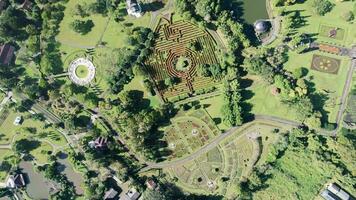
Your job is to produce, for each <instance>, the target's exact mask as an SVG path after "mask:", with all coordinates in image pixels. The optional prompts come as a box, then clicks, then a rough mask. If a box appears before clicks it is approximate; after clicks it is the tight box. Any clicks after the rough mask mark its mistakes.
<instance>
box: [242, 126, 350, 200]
mask: <svg viewBox="0 0 356 200" xmlns="http://www.w3.org/2000/svg"><path fill="white" fill-rule="evenodd" d="M354 133H355V131H353V132H352V131H350V130H346V129H343V130H342V131H341V133H339V135H338V137H337V139H335V138H331V137H328V136H321V135H317V134H315V133H314V132H311V131H308V130H306V129H302V128H298V129H293V130H291V131H290V132H288V133H282V134H281V137H280V139H279V141H278V143H277V144H275V145H273V146H272V147H271V149H270V151H269V153H268V156H267V160H266V163H265V164H263V165H261V166H258V167H256V168H255V169H254V170H253V172H252V174H251V175H250V176H249V178H247V180H245V181H243V182H241V184H240V187H239V188H240V194H241V196H242V197H244V198H248V197H249V198H252V197H253V195H254V194H255V193H257V192H259V191H264V192H265V194H266V191H267V190H268V188H269V187H274V185H273V184H270V183H272V182H273V179H274V177H275V174H277V173H280V172H279V171H278V170H279V169H280V168H282V169H283V168H286V167H287V168H288V167H289V166H282V165H284V164H286V163H287V162H281V160H282V159H283V158H284V157H290V155H295V154H296V155H300V156H301V158H302V159H310V160H318V161H320V162H315V163H313V167H315V165H317V166H316V167H317V170H318V171H319V170H320V171H321V173H326V174H332V177H329V175H324V176H325V177H326V179H324V180H325V183H326V182H329V181H331V180H333V181H335V180H338V181H340V182H342V185H343V187H344V188H345V187H346V188H347V190H349V192H351V193H352V191H354V187H353V186H354V179H353V177H354V176H355V172H354V170H353V169H354V167H355V163H354V162H353V161H352V160H353V159H355V155H352V153H353V150H354V145H352V144H353V143H354V142H355V137H352V136H351V135H352V134H354ZM303 161H304V160H303ZM290 162H292V163H288V164H289V165H292V164H293V165H299V167H301V168H305V167H306V166H308V165H309V163H308V162H304V163H300V162H298V161H290ZM282 173H283V174H285V172H282ZM296 173H298V172H296ZM291 175H292V174H291ZM283 176H284V177H285V175H283ZM306 176H310V175H308V174H306ZM300 178H304V177H303V175H298V177H296V178H294V179H293V180H291V179H288V180H285V181H292V182H293V181H297V183H296V184H298V181H304V180H298V179H300ZM278 181H279V183H280V181H281V180H278ZM299 183H300V182H299ZM318 184H320V185H319V186H317V187H315V188H309V187H310V186H307V185H304V186H303V187H304V189H306V190H309V191H310V190H314V192H315V194H316V193H317V192H318V191H320V187H322V185H323V184H324V183H318ZM313 186H314V185H312V187H313ZM278 187H279V186H278ZM305 187H307V188H305ZM298 192H299V193H302V192H303V191H298ZM284 195H285V196H289V195H292V194H284ZM303 195H305V194H303Z"/></svg>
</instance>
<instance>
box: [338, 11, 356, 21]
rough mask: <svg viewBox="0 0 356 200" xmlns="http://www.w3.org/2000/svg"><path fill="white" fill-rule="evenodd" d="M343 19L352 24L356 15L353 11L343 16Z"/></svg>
mask: <svg viewBox="0 0 356 200" xmlns="http://www.w3.org/2000/svg"><path fill="white" fill-rule="evenodd" d="M341 18H342V19H344V20H345V21H347V22H350V21H352V20H354V19H355V15H354V14H353V13H352V12H351V11H347V12H345V13H343V14H342V15H341Z"/></svg>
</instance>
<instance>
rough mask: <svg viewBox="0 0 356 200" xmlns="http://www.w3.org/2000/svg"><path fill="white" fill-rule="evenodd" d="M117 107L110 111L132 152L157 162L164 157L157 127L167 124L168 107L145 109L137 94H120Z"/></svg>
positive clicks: (172, 110) (170, 109)
mask: <svg viewBox="0 0 356 200" xmlns="http://www.w3.org/2000/svg"><path fill="white" fill-rule="evenodd" d="M119 96H120V98H119V102H118V104H116V105H115V107H114V108H113V109H114V110H115V113H112V115H113V116H116V117H115V121H116V124H118V128H119V129H120V131H122V135H123V136H125V137H126V138H127V139H128V140H129V141H130V144H131V145H132V147H133V148H134V149H135V151H136V152H141V153H142V154H144V155H145V158H147V159H150V160H157V159H158V158H161V157H162V156H164V155H163V154H164V153H165V152H162V149H161V148H162V147H165V144H164V141H162V140H161V138H162V137H163V135H162V133H160V132H159V130H158V127H159V126H160V125H161V124H162V123H165V122H167V120H169V119H170V118H171V117H172V116H173V115H174V114H175V112H176V111H175V109H174V107H173V105H172V104H164V105H162V106H161V107H160V108H157V109H153V108H151V107H149V105H148V104H147V103H148V102H146V101H145V100H144V99H143V98H142V96H141V95H140V94H139V93H138V91H127V92H122V93H121V94H120V95H119Z"/></svg>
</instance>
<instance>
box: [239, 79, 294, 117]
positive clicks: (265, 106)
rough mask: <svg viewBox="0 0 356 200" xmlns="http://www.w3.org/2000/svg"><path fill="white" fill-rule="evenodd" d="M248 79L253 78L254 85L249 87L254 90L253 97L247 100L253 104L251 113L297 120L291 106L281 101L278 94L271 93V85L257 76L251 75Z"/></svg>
mask: <svg viewBox="0 0 356 200" xmlns="http://www.w3.org/2000/svg"><path fill="white" fill-rule="evenodd" d="M248 79H250V80H253V83H252V85H251V86H250V87H249V88H247V89H248V90H250V91H252V97H251V98H250V99H248V100H247V101H246V103H248V104H251V105H252V110H251V111H250V112H251V113H253V114H259V115H270V116H276V117H281V118H285V119H290V120H296V121H297V118H296V116H295V115H294V114H293V112H291V108H290V107H288V106H287V105H285V104H283V103H281V102H280V99H279V98H278V96H274V95H273V94H272V93H271V89H272V88H271V86H269V85H268V84H267V83H266V82H264V81H263V80H262V79H261V78H260V77H257V76H250V77H248Z"/></svg>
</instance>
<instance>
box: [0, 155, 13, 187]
mask: <svg viewBox="0 0 356 200" xmlns="http://www.w3.org/2000/svg"><path fill="white" fill-rule="evenodd" d="M12 155H13V152H12V151H11V150H8V149H0V165H1V170H0V182H4V181H5V179H6V176H7V173H8V170H9V168H6V169H5V168H3V166H2V162H3V161H5V158H7V157H9V156H12ZM6 160H7V161H9V160H8V159H6ZM10 164H11V162H10Z"/></svg>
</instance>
